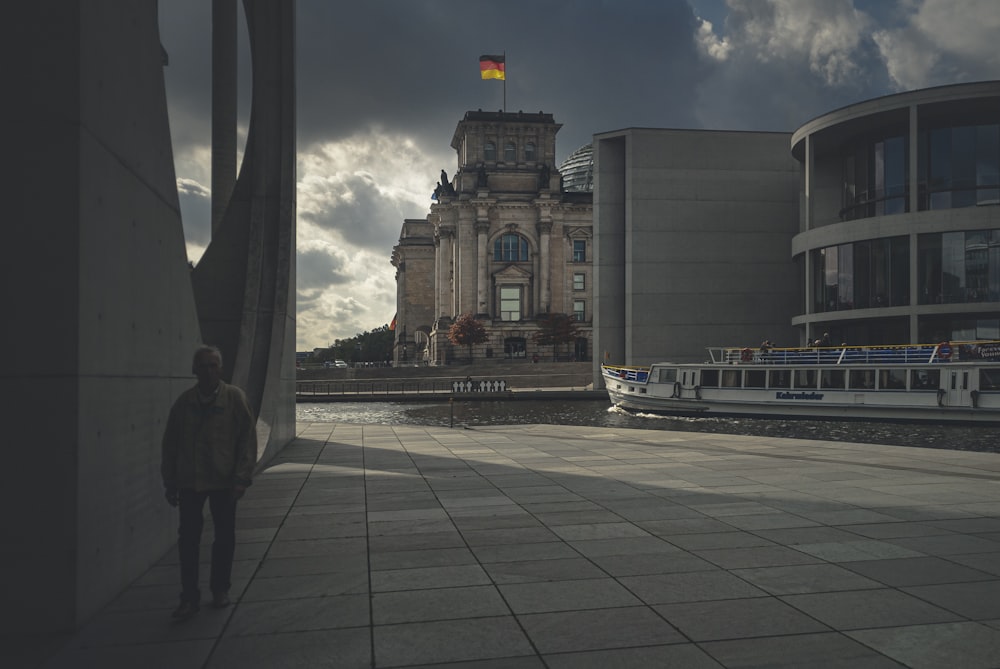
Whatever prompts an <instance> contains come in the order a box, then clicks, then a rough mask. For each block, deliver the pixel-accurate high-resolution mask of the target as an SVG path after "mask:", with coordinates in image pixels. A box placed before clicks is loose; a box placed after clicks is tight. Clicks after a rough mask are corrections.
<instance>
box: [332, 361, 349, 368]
mask: <svg viewBox="0 0 1000 669" xmlns="http://www.w3.org/2000/svg"><path fill="white" fill-rule="evenodd" d="M333 366H334V367H339V368H340V369H347V363H346V362H344V361H343V360H334V361H333Z"/></svg>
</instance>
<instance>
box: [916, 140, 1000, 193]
mask: <svg viewBox="0 0 1000 669" xmlns="http://www.w3.org/2000/svg"><path fill="white" fill-rule="evenodd" d="M919 146H920V156H919V159H918V162H917V169H918V171H919V174H920V209H958V208H960V207H975V206H978V205H985V204H1000V123H987V124H980V125H961V126H942V127H932V128H927V129H923V130H921V133H920V145H919Z"/></svg>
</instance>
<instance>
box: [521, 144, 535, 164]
mask: <svg viewBox="0 0 1000 669" xmlns="http://www.w3.org/2000/svg"><path fill="white" fill-rule="evenodd" d="M524 159H525V160H527V161H532V160H534V159H535V145H534V143H533V142H528V143H527V144H525V145H524Z"/></svg>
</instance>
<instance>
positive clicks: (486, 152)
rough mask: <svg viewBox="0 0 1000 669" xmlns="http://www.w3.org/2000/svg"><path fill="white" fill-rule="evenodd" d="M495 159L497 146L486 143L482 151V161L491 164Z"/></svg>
mask: <svg viewBox="0 0 1000 669" xmlns="http://www.w3.org/2000/svg"><path fill="white" fill-rule="evenodd" d="M496 159H497V145H496V144H494V143H493V142H486V146H485V147H484V149H483V160H487V161H489V162H493V161H495V160H496Z"/></svg>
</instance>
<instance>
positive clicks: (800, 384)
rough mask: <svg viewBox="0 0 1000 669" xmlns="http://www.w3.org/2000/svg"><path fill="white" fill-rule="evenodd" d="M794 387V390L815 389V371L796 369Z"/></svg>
mask: <svg viewBox="0 0 1000 669" xmlns="http://www.w3.org/2000/svg"><path fill="white" fill-rule="evenodd" d="M795 387H796V388H815V387H816V370H815V369H796V370H795Z"/></svg>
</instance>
